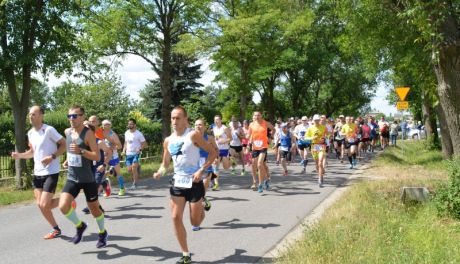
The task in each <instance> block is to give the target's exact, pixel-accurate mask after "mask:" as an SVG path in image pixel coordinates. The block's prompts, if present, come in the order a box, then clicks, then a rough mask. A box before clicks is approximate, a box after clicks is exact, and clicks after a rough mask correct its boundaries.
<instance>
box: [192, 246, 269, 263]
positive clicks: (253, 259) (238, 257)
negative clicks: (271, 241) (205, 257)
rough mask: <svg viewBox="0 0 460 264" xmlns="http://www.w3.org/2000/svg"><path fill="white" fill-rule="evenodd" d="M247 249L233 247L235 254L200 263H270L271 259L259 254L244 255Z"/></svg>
mask: <svg viewBox="0 0 460 264" xmlns="http://www.w3.org/2000/svg"><path fill="white" fill-rule="evenodd" d="M246 252H247V251H246V250H244V249H238V248H236V249H235V254H233V255H230V256H227V257H225V258H223V259H221V260H217V261H200V263H258V262H259V263H272V262H273V261H272V260H271V259H268V258H261V257H259V256H245V255H243V254H244V253H246Z"/></svg>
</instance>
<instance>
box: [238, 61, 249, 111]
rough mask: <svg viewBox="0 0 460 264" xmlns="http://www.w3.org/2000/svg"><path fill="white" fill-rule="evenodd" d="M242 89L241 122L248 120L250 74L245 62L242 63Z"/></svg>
mask: <svg viewBox="0 0 460 264" xmlns="http://www.w3.org/2000/svg"><path fill="white" fill-rule="evenodd" d="M240 72H241V87H240V106H241V108H240V120H245V119H246V110H247V108H248V89H249V74H248V65H247V63H246V62H245V61H244V60H241V61H240Z"/></svg>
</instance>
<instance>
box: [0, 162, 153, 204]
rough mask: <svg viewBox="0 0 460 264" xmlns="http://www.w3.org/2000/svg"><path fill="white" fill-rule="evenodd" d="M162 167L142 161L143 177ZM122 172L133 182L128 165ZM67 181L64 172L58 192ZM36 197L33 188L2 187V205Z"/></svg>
mask: <svg viewBox="0 0 460 264" xmlns="http://www.w3.org/2000/svg"><path fill="white" fill-rule="evenodd" d="M158 167H160V162H149V163H142V165H141V175H140V178H141V179H145V178H150V177H152V174H153V172H154V171H156V170H157V169H158ZM121 174H122V175H123V176H124V179H125V182H131V181H132V176H131V175H129V174H128V173H127V169H126V167H123V168H121ZM109 179H110V181H111V182H112V186H114V187H118V181H117V179H116V178H115V177H109ZM64 183H65V176H64V174H62V175H61V177H59V181H58V186H57V190H56V194H59V193H60V192H61V190H62V187H63V186H64ZM33 199H35V198H34V192H33V190H32V189H29V190H16V189H14V188H13V187H0V206H2V205H8V204H14V203H19V202H25V201H27V202H29V201H32V200H33Z"/></svg>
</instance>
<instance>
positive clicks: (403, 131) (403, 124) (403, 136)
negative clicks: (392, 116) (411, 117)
mask: <svg viewBox="0 0 460 264" xmlns="http://www.w3.org/2000/svg"><path fill="white" fill-rule="evenodd" d="M407 132H408V126H407V122H406V120H403V121H402V122H401V139H403V140H404V139H406V138H407Z"/></svg>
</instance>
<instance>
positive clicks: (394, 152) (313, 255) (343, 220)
mask: <svg viewBox="0 0 460 264" xmlns="http://www.w3.org/2000/svg"><path fill="white" fill-rule="evenodd" d="M446 174H447V172H446V170H445V162H444V161H443V160H442V158H441V154H440V153H439V152H436V151H427V150H425V149H424V148H423V143H421V142H404V143H403V144H401V145H400V147H397V148H390V149H387V150H386V151H385V152H384V153H382V154H381V155H380V156H379V157H378V158H377V160H376V161H375V162H374V163H373V166H372V167H371V168H370V169H369V170H368V171H366V172H365V175H368V176H373V177H372V178H373V179H375V178H376V177H377V179H378V180H372V181H362V182H359V183H357V184H355V185H353V186H352V187H351V188H350V189H349V190H348V191H347V192H346V194H345V195H344V196H342V198H341V200H340V201H338V202H337V203H336V204H335V205H334V206H332V207H331V208H329V209H328V210H327V211H326V212H325V214H324V216H323V217H322V218H321V220H320V222H319V223H318V224H317V225H314V226H312V227H307V228H306V230H305V233H304V237H303V238H302V240H300V241H298V242H296V243H295V244H293V245H291V247H290V248H289V249H288V250H287V251H286V252H284V253H283V254H282V255H281V256H280V257H279V258H278V259H276V260H275V261H276V263H373V264H374V263H460V249H459V247H458V245H457V244H456V242H454V241H459V239H460V223H459V222H457V221H454V220H451V219H446V218H439V217H438V216H437V211H436V208H435V205H434V202H432V201H429V202H427V203H424V204H411V205H404V204H402V203H401V202H400V191H401V187H402V186H427V187H428V188H429V189H431V190H433V189H436V186H437V185H438V184H439V183H440V182H442V181H444V180H445V179H447V175H446Z"/></svg>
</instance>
